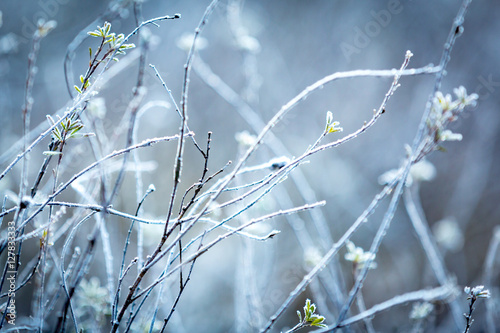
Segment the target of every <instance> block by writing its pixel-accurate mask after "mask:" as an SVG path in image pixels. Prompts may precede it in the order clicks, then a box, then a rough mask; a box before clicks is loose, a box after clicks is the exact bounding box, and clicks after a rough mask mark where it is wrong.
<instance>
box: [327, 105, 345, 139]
mask: <svg viewBox="0 0 500 333" xmlns="http://www.w3.org/2000/svg"><path fill="white" fill-rule="evenodd" d="M339 125H340V122H338V121H333V113H332V112H331V111H328V112H327V113H326V128H325V133H326V134H330V133H335V132H342V131H343V130H344V129H343V128H342V127H339Z"/></svg>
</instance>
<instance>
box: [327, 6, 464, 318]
mask: <svg viewBox="0 0 500 333" xmlns="http://www.w3.org/2000/svg"><path fill="white" fill-rule="evenodd" d="M470 3H471V0H464V2H463V4H462V6H461V8H460V10H459V12H458V14H457V16H456V18H455V20H454V22H453V25H452V28H451V31H450V34H449V35H448V39H447V41H446V43H445V47H444V51H443V55H442V57H441V61H440V64H439V67H440V71H439V72H438V73H437V74H436V80H435V84H434V89H433V91H432V94H431V95H430V97H429V99H428V101H427V104H426V108H425V111H424V113H423V116H422V120H421V122H420V125H419V128H418V131H417V134H416V136H415V139H414V141H413V146H412V154H411V156H410V157H409V158H408V159H407V160H406V162H405V166H404V168H403V172H402V174H401V175H400V177H399V178H398V182H399V183H398V185H397V186H396V189H395V190H394V194H393V196H392V199H391V202H390V204H389V208H388V209H387V211H386V213H385V215H384V218H383V220H382V223H381V225H380V227H379V229H378V231H377V234H376V235H375V238H374V240H373V242H372V246H371V248H370V253H372V254H373V255H376V253H377V251H378V248H379V246H380V244H381V242H382V239H383V237H384V236H385V235H386V233H387V230H388V229H389V227H390V224H391V221H392V219H393V217H394V213H395V211H396V208H397V204H398V202H399V199H400V196H401V194H402V191H403V188H404V186H405V182H406V179H407V177H408V174H409V172H410V167H411V165H412V164H413V163H414V162H415V161H416V160H418V159H419V158H422V156H421V149H422V148H424V147H423V146H422V142H423V140H424V134H425V129H426V126H427V119H428V117H429V114H430V110H431V105H432V99H433V97H434V96H435V94H436V92H437V91H438V90H439V89H440V87H441V80H442V78H443V75H444V71H445V70H446V65H447V64H448V61H449V59H450V53H451V50H452V48H453V45H454V44H455V40H456V38H457V37H458V36H459V35H460V34H461V31H462V30H461V25H462V23H463V20H464V16H465V13H466V12H467V8H468V6H469V4H470ZM372 260H373V259H370V260H368V262H367V264H366V265H365V266H364V267H363V269H362V270H361V272H360V274H359V277H358V278H357V279H356V282H355V284H354V287H353V288H352V290H351V292H350V294H349V298H348V300H347V302H346V303H345V305H344V307H343V308H342V311H341V312H340V314H339V318H338V320H337V323H340V322H342V321H343V320H344V318H345V316H346V314H347V311H348V309H349V308H350V306H351V304H352V302H353V301H354V298H355V297H356V294H357V293H358V291H359V290H360V288H361V286H362V285H363V282H364V280H365V279H366V276H367V274H368V269H369V265H370V263H371V261H372ZM456 320H457V318H455V321H456ZM456 324H457V326H458V327H460V326H459V323H456Z"/></svg>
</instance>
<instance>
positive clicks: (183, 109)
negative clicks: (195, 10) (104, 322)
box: [108, 0, 218, 332]
mask: <svg viewBox="0 0 500 333" xmlns="http://www.w3.org/2000/svg"><path fill="white" fill-rule="evenodd" d="M217 2H218V0H213V1H212V3H211V4H210V5H209V6H208V7H207V9H206V11H205V14H204V15H203V17H202V19H201V21H200V23H199V25H198V27H197V29H196V31H195V38H194V40H193V45H192V47H191V51H190V53H189V55H188V59H187V61H186V65H185V73H184V84H183V89H182V97H181V109H180V110H181V128H180V131H179V138H180V139H179V142H178V146H177V154H176V160H175V164H174V184H173V187H172V193H171V196H170V202H169V205H168V212H167V216H166V222H165V228H164V231H163V236H162V238H161V240H160V242H159V243H158V245H157V247H156V249H155V250H154V252H153V253H152V254H151V256H150V257H149V259H148V260H147V262H146V264H145V265H144V266H143V267H142V269H141V271H140V272H139V274H138V275H137V277H136V279H135V281H134V283H133V285H132V286H131V287H130V289H129V293H128V295H127V298H126V299H125V302H124V304H123V305H122V307H121V309H120V311H119V313H118V315H117V317H116V319H115V320H114V321H113V326H112V329H111V331H112V332H116V330H117V329H118V327H119V325H120V322H121V320H122V318H123V316H124V315H125V311H126V310H127V308H128V307H129V306H130V305H131V304H132V303H133V302H134V300H135V299H133V295H134V293H135V291H136V289H137V288H138V287H139V284H140V282H141V281H142V279H143V278H144V276H145V274H146V273H147V271H148V270H149V268H150V267H151V261H153V260H154V259H155V258H157V256H158V254H159V253H160V252H161V249H162V247H163V245H164V244H165V242H166V241H167V238H168V236H169V235H170V234H171V233H172V232H173V230H174V229H175V227H176V226H177V225H176V224H174V225H173V226H172V227H171V228H169V221H170V219H171V216H172V211H173V206H174V202H175V198H176V194H177V188H178V184H179V182H180V176H181V171H182V156H183V152H184V133H185V131H186V130H187V128H186V125H187V97H188V88H189V74H190V70H191V63H192V59H193V54H194V49H195V43H196V39H197V36H198V35H199V33H200V31H201V29H202V27H203V26H204V25H205V24H206V22H207V20H208V17H209V16H210V14H211V13H212V11H213V9H214V8H215V6H216V4H217ZM175 17H176V18H180V15H178V14H176V15H175ZM143 24H144V23H143ZM143 24H141V26H142V25H143ZM138 28H139V27H138ZM133 33H135V31H134V32H133ZM133 33H132V34H133ZM132 34H131V35H132ZM131 35H129V36H131ZM127 38H128V37H127ZM127 38H126V39H127ZM124 42H125V41H124ZM108 63H109V62H108ZM177 241H178V240H177ZM175 243H176V242H175Z"/></svg>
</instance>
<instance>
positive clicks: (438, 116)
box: [427, 86, 478, 148]
mask: <svg viewBox="0 0 500 333" xmlns="http://www.w3.org/2000/svg"><path fill="white" fill-rule="evenodd" d="M453 92H454V93H455V96H456V99H455V100H453V99H452V97H451V95H450V94H446V96H445V95H443V93H442V92H440V91H438V92H437V93H436V95H435V96H434V99H433V101H432V108H431V115H430V117H429V119H428V121H427V128H428V131H429V132H428V133H429V137H430V138H432V144H431V147H432V148H436V147H438V148H439V143H441V142H443V141H460V140H462V134H459V133H453V132H452V131H450V130H449V129H446V128H447V126H448V125H449V124H450V123H451V122H453V121H455V120H457V118H458V115H460V114H461V113H462V112H463V111H464V109H465V108H466V107H468V106H471V107H474V106H475V105H476V101H477V98H478V95H477V94H470V95H467V90H466V89H465V88H464V87H463V86H460V87H459V88H455V89H453Z"/></svg>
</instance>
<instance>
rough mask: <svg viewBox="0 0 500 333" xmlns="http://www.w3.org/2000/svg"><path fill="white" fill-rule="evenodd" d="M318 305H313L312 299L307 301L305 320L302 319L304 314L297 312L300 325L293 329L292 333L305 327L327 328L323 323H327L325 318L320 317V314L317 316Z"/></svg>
mask: <svg viewBox="0 0 500 333" xmlns="http://www.w3.org/2000/svg"><path fill="white" fill-rule="evenodd" d="M314 312H316V305H315V304H314V303H311V300H310V299H307V300H306V304H305V305H304V318H302V314H301V313H300V311H297V316H298V317H299V323H298V324H297V325H296V326H295V327H294V328H293V329H292V330H290V332H293V331H297V330H299V329H301V328H304V327H308V326H311V327H327V326H326V325H325V324H323V322H324V321H325V317H323V316H320V315H319V314H315V313H314Z"/></svg>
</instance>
